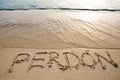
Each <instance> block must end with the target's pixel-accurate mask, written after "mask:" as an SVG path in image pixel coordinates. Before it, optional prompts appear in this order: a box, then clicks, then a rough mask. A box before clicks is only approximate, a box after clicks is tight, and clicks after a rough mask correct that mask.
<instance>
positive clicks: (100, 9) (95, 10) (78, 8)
mask: <svg viewBox="0 0 120 80" xmlns="http://www.w3.org/2000/svg"><path fill="white" fill-rule="evenodd" d="M0 10H82V11H120V9H81V8H27V9H23V8H17V9H14V8H12V9H9V8H7V9H0Z"/></svg>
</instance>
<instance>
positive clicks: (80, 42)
mask: <svg viewBox="0 0 120 80" xmlns="http://www.w3.org/2000/svg"><path fill="white" fill-rule="evenodd" d="M119 17H120V12H119V11H116V12H110V11H80V10H71V11H69V10H65V11H63V10H26V11H25V10H18V11H17V10H15V11H0V45H1V46H4V47H26V48H33V47H34V48H114V49H115V48H116V49H118V48H120V18H119Z"/></svg>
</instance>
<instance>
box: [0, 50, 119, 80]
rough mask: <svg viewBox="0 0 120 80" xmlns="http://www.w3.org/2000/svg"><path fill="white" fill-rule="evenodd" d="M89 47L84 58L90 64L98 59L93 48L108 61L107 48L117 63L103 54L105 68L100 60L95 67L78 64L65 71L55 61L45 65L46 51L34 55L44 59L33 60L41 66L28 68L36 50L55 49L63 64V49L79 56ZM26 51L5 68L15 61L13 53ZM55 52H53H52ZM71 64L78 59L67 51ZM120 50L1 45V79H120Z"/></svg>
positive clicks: (47, 56) (64, 62)
mask: <svg viewBox="0 0 120 80" xmlns="http://www.w3.org/2000/svg"><path fill="white" fill-rule="evenodd" d="M86 50H89V52H88V53H89V54H90V55H92V56H93V57H94V58H92V57H90V56H87V55H86V56H85V57H84V61H85V63H86V64H89V65H92V60H93V59H95V61H96V62H97V59H98V58H97V56H96V55H95V52H96V53H98V54H100V55H101V56H103V57H104V58H106V59H108V61H110V58H109V57H108V56H107V54H106V51H107V52H108V53H109V54H110V56H111V58H112V60H113V61H114V62H115V63H116V64H117V65H118V67H115V66H113V65H112V64H110V63H109V62H107V61H106V60H104V59H103V58H100V60H101V61H102V63H103V65H105V66H106V69H105V70H104V69H102V66H101V64H100V63H99V62H97V65H95V69H93V68H90V67H88V66H83V65H79V66H78V69H76V68H71V69H67V70H65V71H63V70H61V69H59V66H58V64H57V63H56V62H53V64H52V67H51V68H50V67H48V64H47V63H48V62H49V55H46V54H44V55H43V54H42V55H37V56H36V58H44V59H45V61H42V60H40V61H34V63H33V64H32V65H43V66H44V68H42V67H37V66H36V67H33V68H32V69H30V70H28V69H29V67H30V65H31V63H32V59H33V58H34V56H35V54H36V53H38V52H48V53H50V52H56V53H58V54H59V57H58V58H57V59H56V60H57V61H58V62H59V63H61V64H63V65H66V64H67V63H66V59H65V55H64V54H63V53H64V52H71V53H74V54H75V55H77V56H78V57H79V58H80V59H82V58H81V55H82V54H83V53H84V52H85V51H86ZM21 53H26V54H29V55H30V57H29V59H28V60H29V61H25V62H21V63H15V64H14V66H13V67H12V69H13V72H9V71H8V70H9V69H10V68H11V67H10V66H11V65H12V64H13V62H14V61H15V60H14V59H15V57H16V56H17V55H18V54H21ZM53 56H54V55H53ZM24 58H27V56H25V55H21V56H19V57H17V60H21V59H24ZM68 58H69V61H70V65H73V66H74V65H75V64H77V63H78V60H77V59H76V57H75V56H73V55H70V54H69V55H68ZM119 65H120V50H111V49H86V48H74V49H22V48H1V49H0V80H119V79H120V76H119V75H120V66H119Z"/></svg>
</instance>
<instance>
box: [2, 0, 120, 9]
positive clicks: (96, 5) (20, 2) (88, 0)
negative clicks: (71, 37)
mask: <svg viewBox="0 0 120 80" xmlns="http://www.w3.org/2000/svg"><path fill="white" fill-rule="evenodd" d="M41 8H42V9H43V8H58V9H59V8H75V9H76V8H77V9H120V0H75V1H73V0H0V9H1V10H4V9H17V10H18V9H41Z"/></svg>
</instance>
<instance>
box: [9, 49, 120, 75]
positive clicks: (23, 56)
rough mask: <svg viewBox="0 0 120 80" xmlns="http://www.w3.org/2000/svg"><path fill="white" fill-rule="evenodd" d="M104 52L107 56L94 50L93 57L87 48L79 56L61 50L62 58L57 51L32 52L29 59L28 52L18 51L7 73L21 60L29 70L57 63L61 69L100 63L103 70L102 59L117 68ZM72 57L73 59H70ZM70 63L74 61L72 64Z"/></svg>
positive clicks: (93, 67)
mask: <svg viewBox="0 0 120 80" xmlns="http://www.w3.org/2000/svg"><path fill="white" fill-rule="evenodd" d="M105 53H106V56H107V58H106V57H104V56H102V55H100V54H98V53H97V52H94V56H95V57H93V55H91V54H90V51H89V50H85V51H84V52H83V53H82V55H81V56H78V55H76V54H75V53H72V52H63V53H62V54H61V55H62V58H61V56H60V54H59V53H57V52H37V53H35V54H34V57H33V58H32V60H30V54H28V53H20V54H18V55H17V56H16V57H15V58H14V59H13V63H12V64H11V66H10V68H9V70H8V71H9V73H12V72H13V70H14V66H15V65H16V64H20V63H23V62H30V64H29V67H28V71H30V70H31V69H33V68H37V67H40V68H42V69H43V68H45V67H48V68H52V66H53V65H54V64H55V65H57V66H58V68H59V69H60V70H62V71H65V70H68V69H72V68H75V69H79V66H80V65H82V66H84V67H85V66H86V67H89V68H91V69H95V67H96V65H97V64H100V66H101V68H102V69H103V70H106V65H104V64H105V63H103V61H105V62H107V63H108V64H110V65H112V66H113V67H115V68H118V64H117V63H115V62H114V60H113V59H112V57H111V55H110V54H109V52H107V51H106V52H105ZM43 56H47V57H48V58H46V57H43ZM63 58H64V59H63ZM73 58H74V59H75V60H71V59H73ZM88 58H89V60H88V61H90V62H89V63H88V62H87V59H88ZM46 59H48V60H46ZM61 59H62V62H65V64H63V63H62V62H61V61H60V60H61ZM63 60H64V61H63ZM36 62H42V63H45V64H47V66H45V65H43V64H40V63H39V64H37V65H36V64H35V63H36ZM72 63H74V65H73V64H72Z"/></svg>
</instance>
